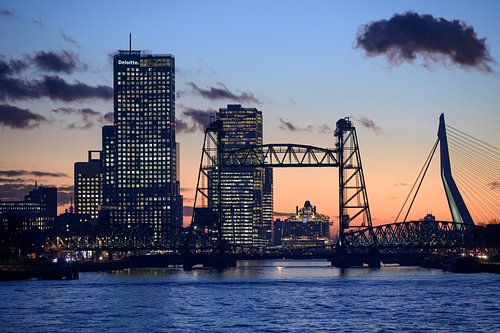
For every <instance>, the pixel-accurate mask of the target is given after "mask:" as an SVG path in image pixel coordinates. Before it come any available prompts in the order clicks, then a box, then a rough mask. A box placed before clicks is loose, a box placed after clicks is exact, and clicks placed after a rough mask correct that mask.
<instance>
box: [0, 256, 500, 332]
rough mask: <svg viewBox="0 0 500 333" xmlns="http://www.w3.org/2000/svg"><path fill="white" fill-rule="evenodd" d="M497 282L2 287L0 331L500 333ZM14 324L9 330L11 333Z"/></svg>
mask: <svg viewBox="0 0 500 333" xmlns="http://www.w3.org/2000/svg"><path fill="white" fill-rule="evenodd" d="M499 294H500V277H499V276H498V275H493V274H470V275H466V274H450V273H445V272H442V271H441V270H433V269H423V268H418V267H383V268H381V269H368V268H359V269H345V270H341V269H338V268H334V267H331V266H330V264H329V262H327V261H323V260H266V261H240V262H239V263H238V267H235V268H230V269H227V270H224V271H216V270H212V269H195V270H193V271H190V272H184V271H182V269H180V268H165V269H134V270H123V271H117V272H108V273H103V272H100V273H82V274H81V275H80V280H77V281H16V282H2V283H0V295H1V299H0V322H1V323H2V326H1V327H0V331H5V332H26V331H30V332H46V331H58V332H63V331H68V332H70V331H71V332H78V331H81V332H94V331H112V332H124V331H133V332H135V331H147V332H149V331H164V332H172V331H197V332H214V331H217V332H309V331H376V332H383V331H415V332H421V331H442V332H449V331H455V332H476V331H484V332H495V331H496V332H499V331H500V319H499V318H500V300H499V297H498V295H499ZM4 323H9V325H4Z"/></svg>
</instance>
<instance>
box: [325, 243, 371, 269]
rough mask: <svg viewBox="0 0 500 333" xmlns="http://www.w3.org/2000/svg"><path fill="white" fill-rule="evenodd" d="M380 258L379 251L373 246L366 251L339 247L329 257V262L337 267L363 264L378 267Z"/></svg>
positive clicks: (362, 265) (360, 265) (361, 265)
mask: <svg viewBox="0 0 500 333" xmlns="http://www.w3.org/2000/svg"><path fill="white" fill-rule="evenodd" d="M380 260H381V256H380V252H379V251H378V249H377V248H374V247H372V248H370V249H368V251H367V252H355V251H352V250H351V251H347V250H346V248H345V247H339V248H337V251H335V253H334V254H333V255H332V257H331V258H330V263H331V265H332V266H335V267H339V268H349V267H365V266H368V267H370V268H379V267H380Z"/></svg>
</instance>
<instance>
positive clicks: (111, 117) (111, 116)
mask: <svg viewBox="0 0 500 333" xmlns="http://www.w3.org/2000/svg"><path fill="white" fill-rule="evenodd" d="M103 118H104V122H106V123H111V124H113V123H114V122H115V115H114V113H113V112H107V113H105V114H104V117H103Z"/></svg>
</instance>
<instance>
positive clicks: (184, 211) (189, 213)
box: [182, 206, 193, 216]
mask: <svg viewBox="0 0 500 333" xmlns="http://www.w3.org/2000/svg"><path fill="white" fill-rule="evenodd" d="M182 215H183V216H193V207H192V206H184V207H183V208H182Z"/></svg>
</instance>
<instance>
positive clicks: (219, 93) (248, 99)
mask: <svg viewBox="0 0 500 333" xmlns="http://www.w3.org/2000/svg"><path fill="white" fill-rule="evenodd" d="M186 84H187V85H188V87H189V88H190V89H191V93H193V94H195V95H199V96H201V97H203V98H206V99H208V100H211V101H216V100H221V99H225V100H230V101H234V102H240V103H255V104H260V101H259V100H258V99H257V98H256V97H255V96H254V94H253V93H251V92H246V91H243V92H242V93H240V94H239V95H238V94H236V93H234V92H232V91H230V90H229V89H228V88H227V87H226V86H225V85H224V84H223V83H220V82H219V83H217V86H215V87H214V86H212V87H209V88H207V89H203V88H201V87H199V86H198V85H196V84H195V83H194V82H188V83H186ZM184 93H186V92H185V91H179V92H178V97H180V96H182V95H183V94H184Z"/></svg>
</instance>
